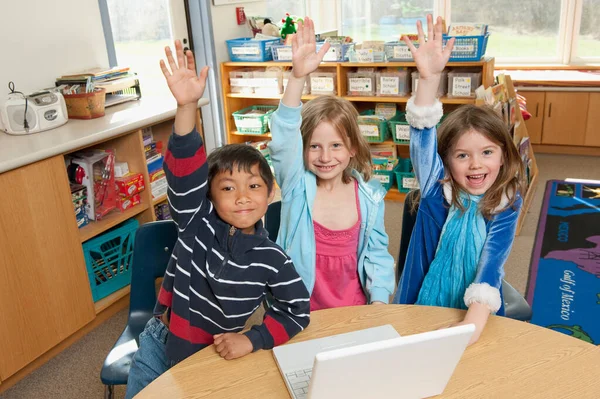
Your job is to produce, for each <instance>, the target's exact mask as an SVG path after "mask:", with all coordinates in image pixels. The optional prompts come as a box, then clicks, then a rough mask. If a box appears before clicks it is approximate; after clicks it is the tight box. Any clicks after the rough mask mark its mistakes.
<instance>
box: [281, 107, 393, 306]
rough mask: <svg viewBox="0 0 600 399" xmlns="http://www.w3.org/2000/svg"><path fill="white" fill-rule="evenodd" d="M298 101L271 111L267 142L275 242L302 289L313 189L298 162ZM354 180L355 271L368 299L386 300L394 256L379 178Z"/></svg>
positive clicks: (308, 263) (309, 276)
mask: <svg viewBox="0 0 600 399" xmlns="http://www.w3.org/2000/svg"><path fill="white" fill-rule="evenodd" d="M301 110H302V105H300V106H298V107H287V106H286V105H284V104H283V103H280V104H279V108H278V109H277V111H275V112H274V113H273V115H272V117H271V122H270V123H271V132H272V135H273V140H272V141H271V143H270V144H269V150H270V152H271V158H272V160H273V166H274V168H275V178H276V180H277V184H279V187H281V225H280V228H279V234H278V236H277V243H278V244H279V245H280V246H281V247H283V249H284V250H285V252H286V253H287V254H288V255H289V256H290V257H291V258H292V260H293V261H294V266H295V267H296V270H297V271H298V274H299V275H300V276H301V277H302V280H303V281H304V284H305V285H306V287H307V288H308V291H309V292H310V293H312V290H313V288H314V286H315V267H316V243H315V232H314V226H313V217H312V209H313V203H314V200H315V195H316V193H317V178H316V176H315V175H314V174H313V173H312V172H310V171H308V170H306V168H305V167H304V155H303V150H302V135H301V133H300V125H301V122H302V118H301ZM352 175H353V177H354V178H355V179H356V180H357V181H358V188H359V190H358V195H359V201H360V213H361V216H362V220H361V228H360V235H359V240H358V252H357V256H358V275H359V278H360V282H361V284H362V287H363V290H364V291H365V293H366V295H367V298H368V299H369V302H373V301H381V302H384V303H388V302H389V297H390V295H392V293H393V291H394V285H395V283H394V258H393V257H392V256H391V255H390V254H389V252H388V236H387V234H386V232H385V227H384V222H383V220H384V200H383V198H384V196H385V190H384V189H383V187H381V184H380V183H379V182H378V181H377V180H375V179H371V180H370V181H368V182H365V181H364V180H363V178H362V176H361V175H360V174H359V173H357V172H356V171H353V174H352Z"/></svg>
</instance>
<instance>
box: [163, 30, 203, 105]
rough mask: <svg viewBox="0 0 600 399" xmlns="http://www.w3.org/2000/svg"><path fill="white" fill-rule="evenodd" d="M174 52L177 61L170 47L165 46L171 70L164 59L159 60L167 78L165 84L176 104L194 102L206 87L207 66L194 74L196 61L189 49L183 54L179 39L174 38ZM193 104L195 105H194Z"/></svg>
mask: <svg viewBox="0 0 600 399" xmlns="http://www.w3.org/2000/svg"><path fill="white" fill-rule="evenodd" d="M175 54H176V56H177V62H175V59H173V53H172V51H171V48H170V47H168V46H167V47H165V55H166V56H167V61H168V63H169V67H170V68H171V71H169V69H168V68H167V66H166V65H165V61H164V60H160V69H161V70H162V72H163V75H165V79H167V84H168V85H169V89H170V90H171V93H173V97H175V100H177V105H179V106H183V105H187V104H191V103H193V104H196V103H197V102H198V100H199V99H200V97H202V94H203V93H204V88H205V87H206V77H207V75H208V67H207V66H205V67H204V68H202V71H200V75H197V74H196V63H195V62H194V55H193V54H192V51H191V50H188V51H187V53H186V54H185V55H184V54H183V46H182V45H181V41H179V40H175ZM194 106H195V105H194Z"/></svg>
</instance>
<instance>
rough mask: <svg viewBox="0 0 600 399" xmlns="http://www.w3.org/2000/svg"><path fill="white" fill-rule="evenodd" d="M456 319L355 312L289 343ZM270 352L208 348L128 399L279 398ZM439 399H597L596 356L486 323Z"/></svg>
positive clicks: (538, 333)
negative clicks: (224, 354) (222, 353)
mask: <svg viewBox="0 0 600 399" xmlns="http://www.w3.org/2000/svg"><path fill="white" fill-rule="evenodd" d="M463 315H464V312H463V311H461V310H456V309H446V308H436V307H428V306H410V305H386V306H356V307H346V308H337V309H328V310H321V311H317V312H313V313H312V314H311V322H310V325H309V326H308V328H307V329H306V330H305V331H303V332H302V333H300V334H299V335H298V336H296V337H295V338H294V339H292V340H291V341H290V342H300V341H305V340H307V339H312V338H321V337H325V336H328V335H333V334H341V333H345V332H349V331H353V330H360V329H364V328H368V327H375V326H379V325H383V324H391V325H393V326H394V328H396V330H397V331H398V332H399V333H400V335H410V334H415V333H420V332H425V331H430V330H434V329H437V328H440V327H444V326H447V325H449V324H451V323H454V322H457V321H459V320H461V319H462V317H463ZM271 352H272V351H270V350H262V351H258V352H256V353H252V354H249V355H247V356H245V357H243V358H241V359H236V360H229V361H228V360H223V359H221V358H220V357H219V355H218V354H217V352H216V351H215V349H214V347H213V346H210V347H207V348H206V349H203V350H202V351H200V352H198V353H196V354H194V355H193V356H190V357H189V358H187V359H186V360H184V361H182V362H181V363H179V364H177V365H176V366H175V367H173V368H172V369H171V370H169V371H167V372H166V373H165V374H163V375H162V376H160V377H159V378H158V379H157V380H155V381H154V382H152V384H150V385H148V386H147V387H146V388H145V389H144V390H143V391H142V392H140V394H139V395H138V396H136V398H140V399H146V398H160V399H162V398H184V397H185V398H220V399H221V398H235V399H238V398H265V399H266V398H277V399H280V398H286V397H289V395H288V391H287V389H286V387H285V383H284V382H283V379H282V377H281V375H280V374H279V370H278V368H277V365H276V364H275V360H274V358H273V354H272V353H271ZM438 397H443V398H461V399H462V398H511V399H512V398H528V399H529V398H561V399H562V398H577V399H583V398H600V349H599V348H597V347H596V346H593V345H591V344H588V343H586V342H583V341H581V340H578V339H575V338H571V337H569V336H567V335H564V334H561V333H558V332H555V331H552V330H549V329H546V328H541V327H538V326H535V325H532V324H528V323H524V322H520V321H516V320H512V319H507V318H504V317H496V316H494V317H490V319H489V321H488V324H487V326H486V329H485V331H484V333H483V334H482V335H481V337H480V339H479V341H478V342H477V343H476V344H474V345H472V346H470V347H468V348H467V350H466V351H465V353H464V354H463V357H462V359H461V361H460V363H459V364H458V366H457V368H456V370H455V371H454V374H453V375H452V378H451V379H450V382H449V383H448V385H447V387H446V389H445V391H444V393H443V395H440V396H438Z"/></svg>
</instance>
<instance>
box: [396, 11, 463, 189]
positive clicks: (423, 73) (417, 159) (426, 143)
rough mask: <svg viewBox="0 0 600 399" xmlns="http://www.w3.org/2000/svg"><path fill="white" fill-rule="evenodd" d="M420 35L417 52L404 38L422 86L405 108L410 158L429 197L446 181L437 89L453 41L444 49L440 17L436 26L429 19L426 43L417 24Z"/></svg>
mask: <svg viewBox="0 0 600 399" xmlns="http://www.w3.org/2000/svg"><path fill="white" fill-rule="evenodd" d="M417 31H418V38H419V47H418V48H416V47H415V46H414V45H413V43H412V42H411V41H410V40H409V39H408V38H407V37H406V36H404V37H403V40H404V42H405V43H406V45H407V46H408V47H409V49H410V51H411V53H412V55H413V58H414V60H415V63H416V64H417V69H418V71H419V85H418V87H417V92H416V94H415V96H414V97H412V98H411V99H410V100H409V101H408V104H407V105H406V119H407V120H408V122H409V123H410V126H411V129H410V157H411V159H412V163H413V166H414V169H415V174H416V177H417V180H418V181H419V185H420V187H421V195H422V196H423V197H427V195H428V194H429V193H430V191H431V190H432V189H433V188H434V187H435V186H436V183H437V182H438V181H439V179H440V178H441V177H443V163H442V160H441V159H440V157H439V155H438V153H437V137H436V134H437V132H436V129H435V126H436V125H437V123H438V122H439V121H440V119H441V117H442V113H443V110H442V103H441V102H440V101H439V100H438V99H437V89H438V86H439V84H440V79H441V76H442V71H443V70H444V67H445V66H446V64H447V63H448V59H449V58H450V52H451V51H452V47H453V46H454V38H452V39H450V40H449V41H448V43H447V46H446V48H443V47H442V33H443V32H442V18H441V17H438V19H437V22H436V24H435V25H434V24H433V18H432V17H431V15H427V40H425V35H424V32H423V26H422V24H421V22H420V21H417Z"/></svg>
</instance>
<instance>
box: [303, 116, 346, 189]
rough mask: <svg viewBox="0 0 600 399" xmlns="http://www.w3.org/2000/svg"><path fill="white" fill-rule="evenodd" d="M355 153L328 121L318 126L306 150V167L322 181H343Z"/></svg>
mask: <svg viewBox="0 0 600 399" xmlns="http://www.w3.org/2000/svg"><path fill="white" fill-rule="evenodd" d="M352 156H354V153H353V152H352V151H351V150H350V149H349V148H348V145H347V144H346V141H344V139H343V138H342V136H341V134H340V133H339V132H338V131H337V130H336V129H335V128H334V126H333V125H332V124H331V123H329V122H326V121H323V122H321V123H319V124H318V125H317V127H316V128H315V130H314V131H313V133H312V136H311V138H310V143H309V145H308V148H307V150H306V165H307V167H308V170H310V171H311V172H313V173H314V174H315V175H316V176H317V178H318V179H319V180H321V181H323V180H325V181H331V180H336V179H340V180H341V179H342V176H343V173H344V170H345V169H346V168H347V167H348V165H349V164H350V160H351V158H352Z"/></svg>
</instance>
